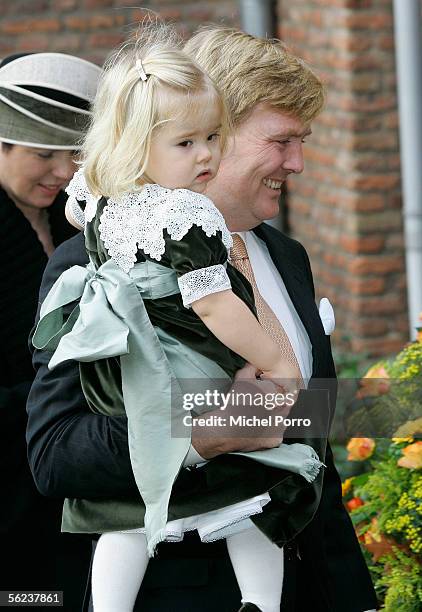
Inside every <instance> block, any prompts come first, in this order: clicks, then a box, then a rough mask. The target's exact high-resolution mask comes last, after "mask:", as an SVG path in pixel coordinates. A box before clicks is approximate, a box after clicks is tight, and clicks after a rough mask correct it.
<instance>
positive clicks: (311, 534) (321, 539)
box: [27, 224, 376, 612]
mask: <svg viewBox="0 0 422 612" xmlns="http://www.w3.org/2000/svg"><path fill="white" fill-rule="evenodd" d="M255 231H256V234H257V235H258V236H259V237H260V238H261V239H262V240H264V241H265V243H266V245H267V248H268V250H269V253H270V255H271V257H272V259H273V261H274V264H275V265H276V267H277V269H278V271H279V272H280V274H281V276H282V278H283V281H284V283H285V285H286V288H287V291H288V292H289V295H290V297H291V299H292V302H293V304H294V306H295V308H296V310H297V312H298V314H299V316H300V318H301V320H302V322H303V324H304V326H305V329H306V331H307V332H308V335H309V338H310V341H311V343H312V350H313V377H314V380H317V379H329V378H335V369H334V364H333V359H332V355H331V348H330V342H329V337H328V336H325V334H324V330H323V327H322V323H321V320H320V317H319V314H318V309H317V307H316V305H315V301H314V297H315V296H314V287H313V281H312V273H311V268H310V265H309V259H308V257H307V254H306V251H305V249H304V248H303V247H302V245H300V244H299V243H298V242H296V241H295V240H292V239H291V238H288V237H287V236H285V235H283V234H281V233H280V232H278V231H277V230H275V229H274V228H272V227H271V226H269V225H266V224H263V225H261V226H260V227H258V228H257V229H256V230H255ZM86 261H87V257H86V254H85V249H84V244H83V236H82V235H78V236H76V237H75V238H72V239H71V240H69V241H67V242H66V243H64V244H63V245H62V246H61V247H60V248H59V249H58V250H57V251H56V253H55V255H54V256H53V257H52V258H51V260H50V262H49V265H48V266H47V269H46V271H45V275H44V279H43V283H42V286H41V292H40V302H42V300H43V299H44V297H45V295H46V294H47V292H48V291H49V289H50V287H51V285H52V284H53V282H54V281H55V280H56V278H57V277H58V276H59V275H60V274H61V272H63V271H64V270H65V269H66V268H68V267H70V266H72V265H75V264H79V265H84V264H85V263H86ZM48 360H49V354H47V353H43V352H42V351H35V352H34V357H33V363H34V365H35V368H36V370H37V375H36V379H35V383H34V385H33V387H32V390H31V393H30V397H29V401H28V415H29V421H28V430H27V441H28V451H29V460H30V464H31V468H32V471H33V475H34V479H35V482H36V483H37V486H38V487H39V490H40V491H41V492H42V493H44V494H45V495H50V496H51V495H53V496H59V497H66V496H68V497H110V496H114V497H116V496H125V495H130V494H134V493H135V492H136V485H135V482H134V478H133V475H132V470H131V467H130V459H129V452H128V446H127V422H126V418H125V417H124V416H122V417H113V418H111V417H105V416H103V415H98V414H92V413H91V412H90V411H89V409H88V407H87V404H86V401H85V399H84V396H83V394H82V391H81V387H80V383H79V371H78V366H77V364H76V363H74V362H66V363H65V364H62V365H60V366H58V367H57V368H55V369H54V370H53V371H51V372H50V371H48V369H47V363H48ZM325 462H326V464H327V468H326V470H325V477H324V478H325V479H324V486H323V493H322V498H321V503H320V506H319V508H318V511H317V513H316V515H315V518H314V519H313V520H312V521H311V523H310V524H309V525H308V526H307V527H306V529H305V530H304V531H303V532H302V534H301V535H300V536H299V538H298V539H297V543H295V544H294V545H290V546H288V547H286V548H287V550H286V569H285V583H284V590H283V601H282V607H281V609H282V610H288V611H292V612H299V611H302V610H303V611H305V610H310V609H312V610H313V611H317V612H318V611H321V612H323V611H324V612H328V611H331V612H363V611H364V610H368V609H371V608H375V607H376V599H375V595H374V591H373V587H372V584H371V581H370V578H369V574H368V571H367V568H366V565H365V562H364V560H363V557H362V554H361V552H360V548H359V545H358V542H357V539H356V536H355V534H354V531H353V527H352V525H351V522H350V519H349V517H348V515H347V513H346V511H345V509H344V506H343V504H342V500H341V484H340V479H339V476H338V474H337V472H336V470H335V467H334V463H333V460H332V454H331V451H330V449H329V448H328V449H327V456H326V461H325ZM296 544H297V547H298V551H299V555H300V560H299V557H298V556H297V554H296V550H297V548H296ZM174 557H177V558H178V562H177V563H175V562H174ZM141 595H142V596H143V607H142V609H143V610H145V611H147V610H154V612H159V611H160V610H163V611H164V610H170V609H171V610H174V611H175V612H178V611H179V610H180V612H182V611H183V612H187V611H188V610H192V611H193V610H194V611H195V612H208V610H210V611H211V610H214V609H215V607H216V604H217V602H218V609H219V610H221V611H222V612H225V611H226V610H227V612H232V611H234V610H236V609H237V606H239V601H240V597H239V592H238V589H237V586H236V583H235V580H234V575H233V572H232V570H231V568H230V565H229V564H228V561H227V553H226V550H225V545H224V543H223V542H217V543H215V544H200V543H199V541H198V540H197V539H196V538H195V537H194V536H189V537H187V538H186V539H185V542H184V543H182V544H179V545H177V546H172V545H171V544H167V545H166V544H164V545H161V551H160V558H159V559H158V560H153V561H152V562H151V564H150V567H149V569H148V573H147V577H146V579H145V581H144V584H143V587H142V592H141ZM169 602H171V603H169Z"/></svg>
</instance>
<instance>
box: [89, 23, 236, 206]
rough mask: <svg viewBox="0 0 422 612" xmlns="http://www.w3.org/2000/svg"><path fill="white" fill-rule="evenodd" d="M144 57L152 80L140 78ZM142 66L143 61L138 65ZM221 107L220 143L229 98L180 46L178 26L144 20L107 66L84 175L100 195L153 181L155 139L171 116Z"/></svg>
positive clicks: (225, 132) (223, 139) (189, 115)
mask: <svg viewBox="0 0 422 612" xmlns="http://www.w3.org/2000/svg"><path fill="white" fill-rule="evenodd" d="M137 60H141V62H142V66H143V69H144V71H145V73H146V75H148V76H147V80H142V79H141V74H140V71H139V68H137V65H136V63H137ZM138 66H139V64H138ZM213 103H217V104H218V105H219V107H220V109H221V115H222V117H221V120H222V121H221V124H222V128H221V145H222V147H223V148H224V146H225V142H226V140H227V135H228V130H229V118H228V112H227V109H226V106H225V102H224V100H223V98H222V96H221V94H220V92H219V91H218V89H217V88H216V86H215V85H214V83H213V81H212V80H211V78H210V77H209V76H208V75H207V74H206V73H205V72H204V70H203V69H202V68H200V67H199V65H198V64H196V63H195V61H194V60H192V59H191V57H189V56H188V55H187V54H186V53H184V52H183V51H182V50H181V44H180V41H179V38H178V36H177V35H176V33H175V32H174V29H173V28H171V27H170V26H167V25H164V24H162V23H159V22H158V23H153V24H150V25H145V24H143V27H142V29H140V30H139V33H138V34H137V35H136V36H133V37H132V38H131V39H130V40H129V41H127V42H125V43H123V45H122V46H121V47H119V48H118V49H117V50H116V51H114V52H113V53H112V54H111V56H110V58H109V59H108V60H107V61H106V64H105V66H104V74H103V77H102V80H101V82H100V85H99V88H98V92H97V96H96V99H95V102H94V108H93V119H92V124H91V127H90V129H89V132H88V134H87V136H86V139H85V142H84V145H83V149H82V163H83V165H84V174H85V178H86V181H87V185H88V187H89V189H90V191H91V192H92V193H93V194H95V195H102V196H106V197H119V196H121V195H122V194H123V193H125V192H131V191H138V190H139V189H141V188H142V185H143V184H144V183H145V182H146V181H148V177H146V176H145V169H146V167H147V164H148V157H149V150H150V144H151V138H152V134H153V131H154V130H157V129H160V126H163V125H164V124H166V123H167V122H168V121H177V122H179V123H180V122H182V121H183V120H186V119H191V118H192V116H194V117H195V116H197V117H198V120H199V121H200V120H201V115H202V113H204V112H206V109H207V108H209V105H210V104H213Z"/></svg>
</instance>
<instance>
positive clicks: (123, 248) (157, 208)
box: [66, 168, 233, 272]
mask: <svg viewBox="0 0 422 612" xmlns="http://www.w3.org/2000/svg"><path fill="white" fill-rule="evenodd" d="M66 192H67V193H68V194H69V195H71V196H73V197H74V198H76V199H78V200H85V201H86V203H87V206H86V209H85V220H86V222H88V221H91V220H92V219H93V218H94V215H95V211H96V206H97V202H98V198H94V196H92V194H90V193H89V191H88V188H87V186H86V183H85V179H84V176H83V169H82V168H81V169H80V170H78V172H77V173H76V174H75V176H74V177H73V179H72V181H71V182H70V183H69V186H68V187H67V189H66ZM193 225H197V226H198V227H201V228H202V229H203V230H204V232H205V234H206V235H207V236H208V237H211V236H215V235H216V233H217V232H218V231H220V232H221V235H222V241H223V244H224V246H225V247H226V248H227V249H229V248H230V247H231V246H232V244H233V241H232V237H231V234H230V232H229V230H228V229H227V226H226V223H225V221H224V217H223V215H222V214H221V213H220V211H219V210H218V209H217V208H216V206H215V205H214V203H213V202H212V201H211V200H210V199H209V198H207V197H206V196H204V195H202V194H200V193H195V192H193V191H189V190H188V189H173V190H172V189H166V188H164V187H161V186H160V185H149V184H148V185H144V187H143V189H142V190H141V191H140V192H136V193H127V194H124V195H123V196H122V197H121V198H119V199H116V200H114V199H113V198H110V199H109V200H108V202H107V204H106V206H105V207H104V210H103V212H102V214H101V218H100V225H99V232H100V236H101V239H102V241H103V242H104V246H105V248H106V249H107V252H108V254H109V255H110V257H111V258H112V259H113V260H114V261H115V263H116V264H117V265H118V266H119V267H120V268H122V269H123V270H124V271H125V272H128V271H129V270H130V269H131V268H132V267H133V266H134V264H135V263H136V254H137V251H138V249H141V250H142V251H143V252H144V253H145V254H146V255H149V256H150V257H152V258H153V259H156V260H157V261H160V260H161V257H162V255H163V254H164V251H165V241H164V230H167V232H168V233H169V235H170V237H171V238H172V239H173V240H181V239H182V238H183V237H184V236H185V235H186V234H187V233H188V231H189V230H190V228H191V227H192V226H193Z"/></svg>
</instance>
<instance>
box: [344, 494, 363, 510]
mask: <svg viewBox="0 0 422 612" xmlns="http://www.w3.org/2000/svg"><path fill="white" fill-rule="evenodd" d="M346 506H347V507H348V509H349V510H356V508H359V507H360V506H363V499H361V498H360V497H352V499H351V500H350V501H348V502H346Z"/></svg>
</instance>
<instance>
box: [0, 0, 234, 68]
mask: <svg viewBox="0 0 422 612" xmlns="http://www.w3.org/2000/svg"><path fill="white" fill-rule="evenodd" d="M137 5H138V6H139V5H141V6H142V7H144V8H145V9H150V10H153V11H156V12H157V13H158V14H159V15H161V17H163V18H165V19H167V20H170V21H174V22H177V23H178V29H179V30H180V32H181V33H182V34H184V35H186V36H187V35H188V34H189V33H190V32H192V31H194V30H195V29H196V28H197V27H198V26H199V25H201V24H203V23H207V22H217V23H218V22H221V21H224V23H226V24H227V25H237V26H238V25H239V22H238V19H239V18H238V6H237V0H201V1H198V0H183V1H181V0H142V1H141V2H133V1H131V0H0V57H2V56H4V55H7V54H9V53H14V52H18V51H59V52H64V53H66V52H67V53H75V54H77V55H80V56H81V57H84V58H85V59H89V60H91V61H93V62H97V63H99V64H101V63H102V62H103V61H104V58H105V56H106V55H107V53H108V52H109V51H110V50H111V49H112V48H113V47H115V46H116V45H118V44H119V43H120V42H122V41H123V40H124V39H125V37H126V36H127V34H128V33H129V31H130V30H131V29H133V28H135V27H136V25H137V23H139V21H140V20H141V19H142V17H143V16H144V15H145V11H144V10H142V9H136V8H126V7H134V6H135V7H136V6H137Z"/></svg>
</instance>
